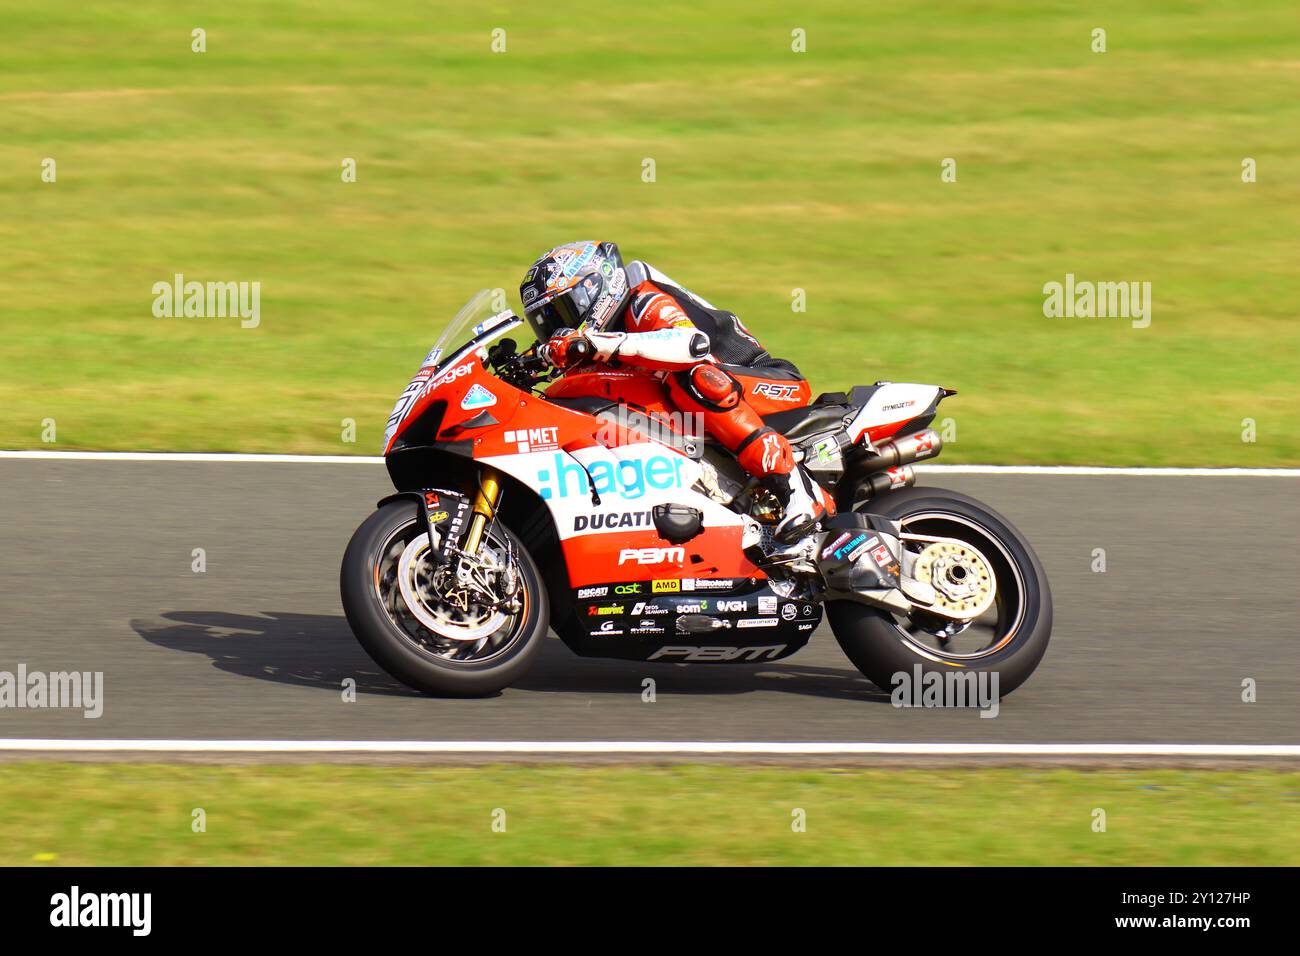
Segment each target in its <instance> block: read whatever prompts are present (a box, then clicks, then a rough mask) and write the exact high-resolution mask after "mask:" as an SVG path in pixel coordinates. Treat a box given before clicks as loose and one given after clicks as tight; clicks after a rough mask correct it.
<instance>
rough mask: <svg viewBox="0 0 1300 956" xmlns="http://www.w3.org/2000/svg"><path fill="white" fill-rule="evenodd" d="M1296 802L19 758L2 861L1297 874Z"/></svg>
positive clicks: (1112, 791)
mask: <svg viewBox="0 0 1300 956" xmlns="http://www.w3.org/2000/svg"><path fill="white" fill-rule="evenodd" d="M51 794H58V795H59V798H58V801H57V803H55V804H51V802H50V795H51ZM1297 801H1300V774H1296V773H1294V772H1280V771H1272V770H1222V771H1188V770H1126V771H1121V770H1096V771H1080V770H1026V769H1019V770H1017V769H1010V768H1008V769H988V770H976V769H961V768H957V769H954V768H948V769H946V770H921V769H889V770H863V769H806V768H805V769H800V768H792V767H768V768H753V767H742V766H719V765H681V766H671V767H668V766H666V767H626V766H624V767H617V766H616V767H569V766H560V765H556V766H522V767H518V766H517V767H505V766H485V767H459V768H446V767H444V768H416V767H366V766H340V765H294V766H201V765H200V766H196V765H171V766H165V765H149V764H132V763H110V764H58V763H35V762H32V763H26V762H24V763H18V764H12V765H10V766H9V767H6V768H5V772H4V773H3V774H0V836H2V837H3V839H0V866H18V865H28V864H52V865H71V866H86V865H97V864H105V863H112V864H114V865H118V866H139V865H149V866H171V865H240V866H259V865H268V866H269V865H297V866H303V865H307V866H314V865H334V866H373V865H390V864H392V865H532V866H566V865H623V866H627V865H657V866H706V865H767V864H775V865H786V866H800V865H817V866H862V865H873V866H874V865H879V866H913V865H915V866H963V865H971V866H974V865H979V866H994V865H1011V866H1038V865H1056V866H1062V865H1064V866H1094V865H1096V866H1132V865H1142V866H1193V865H1195V866H1239V865H1251V866H1295V865H1296V864H1297V862H1300V816H1298V815H1297V814H1296V812H1295V810H1296V806H1297ZM196 808H201V809H202V810H203V811H204V814H205V825H206V831H205V832H203V833H196V832H194V831H193V829H192V822H193V819H194V817H193V811H194V810H195V809H196ZM498 808H499V809H501V810H504V811H505V832H504V833H499V832H494V831H493V830H492V822H493V819H494V817H493V813H494V811H495V810H497V809H498ZM796 808H798V809H802V810H803V811H804V812H805V817H804V820H805V824H806V830H805V832H802V833H796V832H794V831H793V830H792V829H791V824H792V822H793V820H794V817H793V815H792V811H793V810H794V809H796ZM1098 808H1100V809H1102V810H1104V811H1105V813H1106V820H1105V824H1106V830H1105V832H1104V833H1098V832H1094V831H1093V829H1092V825H1093V820H1094V813H1093V811H1094V810H1095V809H1098Z"/></svg>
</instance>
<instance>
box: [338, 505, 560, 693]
mask: <svg viewBox="0 0 1300 956" xmlns="http://www.w3.org/2000/svg"><path fill="white" fill-rule="evenodd" d="M480 554H482V555H483V556H484V557H485V558H486V559H488V560H489V561H491V562H493V563H495V564H497V565H507V564H508V565H510V566H512V567H513V568H514V573H515V574H517V575H518V587H517V592H516V597H517V606H516V607H514V608H503V607H494V606H493V605H492V602H491V601H487V600H484V599H483V598H482V592H481V591H477V590H475V589H466V588H456V587H455V586H454V585H455V583H456V582H455V581H454V580H451V579H449V578H448V577H447V575H448V574H452V575H454V569H448V568H446V567H445V566H443V567H440V566H439V565H438V564H437V563H436V562H435V561H433V559H432V556H431V554H430V552H429V535H428V532H427V530H426V529H425V528H424V526H423V523H422V522H421V521H420V520H419V513H418V511H417V509H416V507H415V505H414V504H413V503H411V502H409V501H393V502H390V503H388V504H386V505H384V506H383V507H382V508H380V509H379V510H378V511H376V512H375V513H374V514H372V515H371V516H370V517H369V518H367V519H366V520H365V521H364V522H363V523H362V524H361V526H360V527H359V528H357V530H356V533H355V534H353V536H352V540H351V541H350V542H349V543H348V547H347V551H346V552H345V553H344V555H343V566H342V569H341V570H340V573H339V590H340V592H341V595H342V598H343V610H344V613H345V614H346V615H347V619H348V624H349V625H351V627H352V633H353V634H354V635H355V636H356V638H357V641H358V642H359V643H360V644H361V646H362V647H363V648H365V651H366V653H367V654H369V655H370V657H371V658H372V659H373V660H374V661H375V663H376V664H378V665H379V666H380V667H382V668H383V669H384V670H385V671H387V672H388V673H389V674H391V675H392V676H393V677H395V678H397V679H398V680H399V681H401V682H402V683H403V684H406V685H407V686H408V687H412V688H414V689H416V690H419V691H422V692H424V693H426V694H432V695H434V696H438V697H482V696H485V695H488V694H493V693H496V692H497V691H499V690H502V689H503V688H505V687H508V686H510V685H511V684H512V683H514V682H515V681H516V680H518V679H519V678H521V677H523V675H524V674H526V673H527V672H528V669H529V668H530V667H531V666H532V663H533V660H534V659H535V658H536V657H537V654H538V652H539V651H541V649H542V643H543V641H544V640H545V639H546V631H547V628H548V627H549V626H550V607H549V603H548V601H547V596H546V589H545V587H544V586H543V584H542V576H541V574H540V572H539V571H538V569H537V565H536V563H535V562H534V561H533V559H532V557H531V556H530V555H529V554H528V552H527V551H526V550H525V549H524V546H523V544H522V543H521V542H520V541H519V539H518V538H517V537H516V536H515V534H514V533H513V532H512V531H510V530H509V529H508V528H506V527H504V526H501V525H499V524H498V525H493V526H492V527H491V528H490V529H489V530H488V531H487V533H486V534H485V535H484V539H483V544H482V547H481V549H480ZM500 577H501V575H496V574H493V573H492V572H490V571H489V572H478V571H476V573H475V574H474V575H473V580H474V581H475V583H476V584H477V585H479V586H480V587H482V586H484V585H486V586H487V588H488V589H491V588H492V587H493V586H495V585H496V584H497V583H498V579H499V578H500Z"/></svg>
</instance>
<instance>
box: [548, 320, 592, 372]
mask: <svg viewBox="0 0 1300 956" xmlns="http://www.w3.org/2000/svg"><path fill="white" fill-rule="evenodd" d="M537 353H538V354H539V355H540V356H541V357H542V358H543V359H544V360H545V361H547V362H549V363H550V364H551V365H554V366H555V367H556V368H567V367H568V366H570V365H573V364H575V363H577V362H581V361H582V360H583V359H586V358H590V357H591V353H592V349H591V343H590V342H588V341H587V337H586V336H585V335H583V333H581V332H578V331H576V330H574V329H560V331H558V332H556V333H555V334H554V335H552V336H551V338H550V340H549V341H548V342H547V343H546V344H545V345H543V346H542V347H541V348H540V349H538V350H537Z"/></svg>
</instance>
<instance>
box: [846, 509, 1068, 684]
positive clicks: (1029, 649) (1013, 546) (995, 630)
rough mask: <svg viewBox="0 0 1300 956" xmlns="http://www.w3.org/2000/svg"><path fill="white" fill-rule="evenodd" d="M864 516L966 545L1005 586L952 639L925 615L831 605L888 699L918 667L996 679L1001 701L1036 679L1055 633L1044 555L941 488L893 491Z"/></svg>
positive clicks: (858, 661) (852, 652)
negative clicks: (898, 681)
mask: <svg viewBox="0 0 1300 956" xmlns="http://www.w3.org/2000/svg"><path fill="white" fill-rule="evenodd" d="M857 510H859V511H869V512H871V513H872V514H878V515H882V516H884V517H888V518H892V519H894V520H896V521H899V522H900V523H901V524H902V529H903V531H904V532H910V533H913V534H927V535H934V536H936V537H951V538H959V539H961V540H963V541H966V542H968V543H969V544H971V545H973V546H974V547H976V548H977V549H979V550H980V551H981V552H982V553H983V554H985V555H987V557H988V558H989V562H990V564H991V565H992V568H993V570H994V576H995V577H996V578H997V579H998V580H997V597H996V600H995V604H994V606H993V607H992V608H991V609H990V610H989V611H988V612H987V614H986V615H984V616H982V617H981V618H979V619H977V620H976V622H975V623H974V624H972V625H971V627H970V628H968V629H967V630H966V631H965V632H960V633H958V634H957V635H956V636H949V637H948V638H947V639H946V640H945V639H943V638H941V637H939V636H937V635H936V634H935V633H934V631H935V630H936V628H935V624H936V623H937V622H936V621H934V620H928V621H927V620H925V619H924V615H912V616H910V617H898V618H896V617H895V616H894V615H893V614H890V613H889V612H887V611H883V610H880V609H878V608H874V607H868V606H866V605H863V604H859V603H857V602H854V601H829V602H827V604H826V612H827V618H828V619H829V621H830V625H831V630H832V631H834V633H835V638H836V640H837V641H839V644H840V647H841V648H843V650H844V653H845V654H846V655H847V656H848V658H849V660H850V661H852V662H853V664H854V666H855V667H857V668H858V670H859V671H861V672H862V673H863V674H864V675H865V676H866V677H868V678H869V679H870V680H871V682H872V683H874V684H875V685H876V686H877V687H879V688H880V689H881V690H883V691H885V692H886V693H889V692H890V691H891V690H892V689H893V686H894V682H895V681H894V675H895V674H898V673H905V674H907V675H908V676H909V678H910V677H912V676H913V675H914V673H915V671H914V668H915V667H916V666H918V665H919V666H920V667H921V671H922V673H923V674H925V673H931V672H934V673H938V674H941V675H942V674H944V673H951V672H952V671H954V670H959V669H960V670H969V671H976V672H978V671H987V672H992V673H996V674H997V675H998V693H999V695H1000V696H1006V695H1007V694H1009V693H1011V692H1012V691H1013V690H1015V689H1016V688H1017V687H1019V686H1020V685H1021V684H1023V683H1024V682H1025V681H1026V680H1028V679H1029V676H1030V675H1031V674H1032V673H1033V672H1034V669H1035V668H1036V667H1037V666H1038V662H1039V661H1040V660H1041V659H1042V657H1043V654H1044V652H1046V650H1047V643H1048V640H1049V638H1050V637H1051V634H1052V595H1051V590H1050V588H1049V586H1048V583H1047V575H1046V573H1045V572H1044V571H1043V566H1042V564H1041V563H1040V562H1039V560H1038V556H1037V555H1036V554H1034V551H1033V548H1031V547H1030V545H1029V542H1028V541H1026V540H1025V538H1024V536H1023V535H1021V534H1020V532H1019V531H1017V530H1016V529H1015V527H1014V526H1013V525H1012V524H1011V522H1009V521H1007V519H1006V518H1003V517H1002V516H1001V515H999V514H998V513H997V512H996V511H994V510H993V509H991V508H989V507H988V506H987V505H984V504H982V503H981V502H979V501H976V500H975V499H974V498H970V497H968V496H966V495H963V494H959V493H958V492H955V491H946V490H944V489H941V488H904V489H900V490H898V491H891V492H888V493H887V494H885V495H884V496H882V497H881V498H878V499H876V500H874V501H871V502H869V503H868V504H866V505H863V506H861V507H859V508H858V509H857ZM959 638H960V640H959Z"/></svg>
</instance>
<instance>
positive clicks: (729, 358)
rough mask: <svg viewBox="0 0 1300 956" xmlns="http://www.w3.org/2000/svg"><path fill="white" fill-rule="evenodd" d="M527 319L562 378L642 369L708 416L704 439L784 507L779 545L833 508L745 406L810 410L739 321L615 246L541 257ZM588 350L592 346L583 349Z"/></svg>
mask: <svg viewBox="0 0 1300 956" xmlns="http://www.w3.org/2000/svg"><path fill="white" fill-rule="evenodd" d="M519 295H520V298H521V300H522V302H523V306H524V315H525V317H526V318H527V319H528V321H529V323H530V324H531V325H532V327H533V331H534V332H535V333H536V335H537V338H538V341H539V342H542V343H543V344H542V345H541V347H540V348H539V350H538V354H539V355H540V356H541V357H542V358H543V359H544V360H546V361H547V362H549V363H550V364H551V365H553V366H555V367H556V368H558V369H568V368H570V367H572V366H576V365H577V364H578V363H580V362H581V361H583V360H585V359H587V358H592V359H595V360H597V361H601V362H607V363H608V362H613V363H617V364H621V365H629V366H635V367H638V368H642V369H645V370H647V371H648V372H650V373H651V374H655V375H657V376H658V377H659V378H661V379H662V380H663V381H664V383H665V385H666V386H667V388H668V393H669V396H670V397H671V399H672V401H673V403H674V404H675V405H676V406H677V407H678V409H680V410H681V411H686V412H695V413H698V414H700V415H701V416H702V420H703V423H704V428H705V430H706V431H707V432H708V433H709V434H710V435H712V436H713V437H714V438H716V439H717V440H718V441H720V442H721V443H722V444H723V445H724V446H726V448H727V449H729V450H730V451H731V452H732V453H733V454H735V456H736V458H737V460H738V461H739V462H740V465H741V467H743V468H744V469H745V470H746V471H748V472H749V473H750V474H751V475H753V476H754V477H756V478H758V479H759V480H760V481H762V483H763V484H764V485H765V486H766V487H767V488H768V490H770V491H771V492H772V494H773V495H774V496H775V497H776V498H777V500H778V501H780V503H781V505H782V507H783V509H784V512H785V514H784V516H783V517H782V519H781V521H780V523H779V524H778V525H777V527H776V538H777V540H778V541H780V542H782V543H785V544H789V543H793V542H795V541H798V540H799V539H800V538H802V537H804V536H805V535H807V534H808V533H810V532H811V531H812V530H813V528H814V527H815V525H816V523H817V522H818V521H819V520H820V519H821V518H823V517H824V516H825V515H826V514H827V513H833V512H834V510H835V506H834V503H833V501H832V500H831V498H830V496H829V495H827V493H826V492H825V490H824V489H823V488H822V487H821V486H820V485H818V484H817V483H816V482H815V481H813V480H812V478H811V477H809V475H808V474H807V473H806V472H805V471H804V470H803V468H801V467H799V466H798V465H797V464H796V463H795V460H794V453H793V450H792V449H791V447H790V442H789V441H788V440H787V439H786V437H785V436H784V435H782V434H781V433H779V432H777V431H775V430H773V429H772V428H770V427H768V426H767V425H765V424H764V423H763V419H762V418H761V417H759V415H758V413H757V412H756V411H755V410H754V408H753V407H752V405H751V404H750V403H749V402H748V401H746V399H745V386H744V385H743V384H742V381H749V382H754V380H757V384H756V386H755V388H754V390H753V393H754V394H756V395H763V394H772V393H773V390H774V389H779V391H776V392H775V394H780V395H782V396H796V397H795V398H790V397H786V398H785V399H784V400H785V401H800V398H799V396H801V397H802V402H804V403H806V401H807V397H808V395H809V394H810V390H809V388H808V383H807V382H806V381H805V380H804V379H803V376H802V375H800V374H799V371H798V369H797V368H795V367H794V366H793V365H792V364H791V363H789V362H786V361H784V360H782V359H775V358H773V357H772V356H770V355H769V354H768V353H767V351H766V350H765V349H764V348H763V346H762V345H761V344H760V343H759V341H758V340H757V339H756V338H754V336H753V335H752V334H750V332H749V330H748V329H746V328H745V326H744V325H743V324H742V323H741V321H740V319H739V318H737V317H736V316H735V314H733V313H731V312H726V311H724V310H721V309H715V308H714V307H713V306H711V305H710V304H709V303H708V302H706V301H705V300H703V299H701V298H700V297H698V296H696V295H694V294H693V293H691V292H689V291H688V290H686V289H684V288H682V287H680V286H678V285H677V284H675V283H674V282H673V281H672V280H671V279H669V278H668V277H667V276H665V275H664V274H663V273H661V272H659V271H658V270H656V269H654V267H652V266H650V265H647V264H646V263H644V262H641V261H633V262H629V263H627V264H626V266H625V265H624V263H623V259H622V256H621V255H620V254H619V250H618V246H617V245H616V244H615V243H612V242H593V241H588V242H571V243H567V244H565V245H562V246H556V247H555V248H553V249H551V250H549V251H548V252H546V253H544V254H543V255H541V256H540V257H538V259H537V261H535V262H534V263H533V265H532V267H531V268H530V269H529V270H528V272H527V273H526V274H525V276H524V280H523V282H522V283H521V284H520V286H519ZM581 343H585V345H584V344H581Z"/></svg>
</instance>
